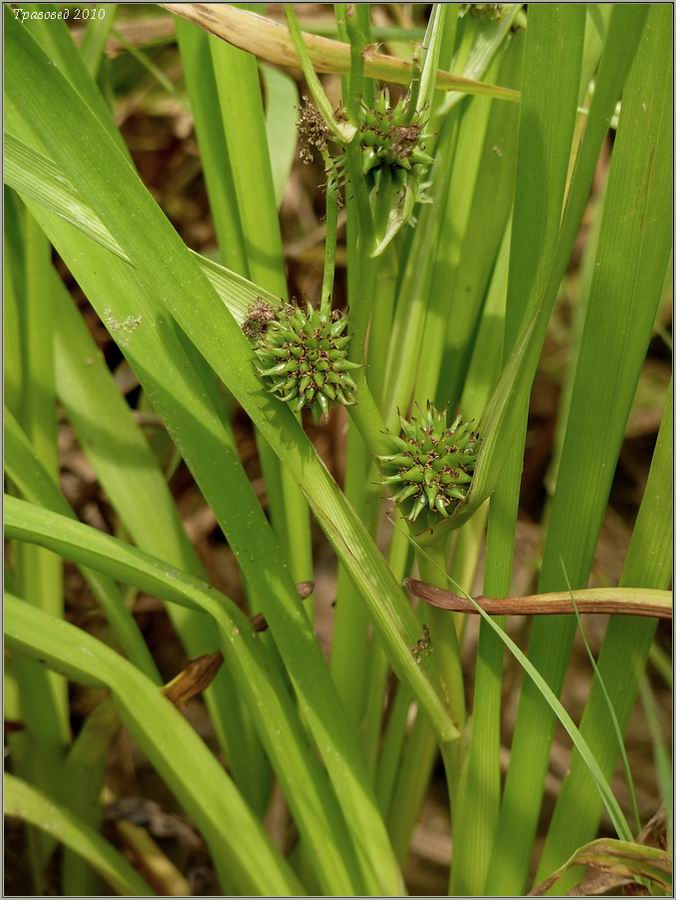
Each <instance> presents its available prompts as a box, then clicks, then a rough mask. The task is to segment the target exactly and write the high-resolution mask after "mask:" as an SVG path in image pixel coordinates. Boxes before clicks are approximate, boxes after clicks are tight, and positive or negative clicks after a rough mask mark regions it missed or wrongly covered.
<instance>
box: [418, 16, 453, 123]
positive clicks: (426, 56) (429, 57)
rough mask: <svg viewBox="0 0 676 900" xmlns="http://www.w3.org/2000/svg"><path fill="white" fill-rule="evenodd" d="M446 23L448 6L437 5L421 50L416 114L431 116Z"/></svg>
mask: <svg viewBox="0 0 676 900" xmlns="http://www.w3.org/2000/svg"><path fill="white" fill-rule="evenodd" d="M445 21H446V4H445V3H435V4H434V9H433V10H432V15H431V16H430V21H429V24H428V26H427V31H426V33H425V38H424V40H423V43H422V48H421V50H422V74H421V76H420V90H419V93H418V100H417V103H416V112H423V113H424V112H426V113H427V114H429V110H430V109H431V106H432V96H433V94H434V86H435V83H436V80H437V69H438V68H439V53H440V52H441V42H442V39H443V36H444V23H445Z"/></svg>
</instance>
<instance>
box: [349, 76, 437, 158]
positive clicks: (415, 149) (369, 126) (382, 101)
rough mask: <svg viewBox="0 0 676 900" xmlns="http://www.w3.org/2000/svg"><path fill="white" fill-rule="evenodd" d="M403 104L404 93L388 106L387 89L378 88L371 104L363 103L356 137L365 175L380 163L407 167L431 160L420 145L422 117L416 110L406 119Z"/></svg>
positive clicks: (423, 121) (404, 105) (422, 137)
mask: <svg viewBox="0 0 676 900" xmlns="http://www.w3.org/2000/svg"><path fill="white" fill-rule="evenodd" d="M406 107H407V98H406V97H402V98H401V99H400V100H399V101H398V102H397V103H396V104H395V105H394V106H390V95H389V91H388V90H387V89H385V90H383V91H381V93H380V94H379V95H378V97H377V98H376V100H375V103H374V105H373V106H372V107H367V106H363V107H362V109H361V123H360V128H359V140H360V142H361V147H362V171H363V174H364V175H368V174H369V173H372V172H373V173H375V171H377V170H378V169H379V168H382V167H383V166H392V167H395V168H402V169H405V170H410V169H412V168H413V167H414V166H416V165H422V166H428V165H430V163H432V161H433V160H432V158H431V157H430V156H428V155H427V154H426V153H425V152H424V150H423V147H422V145H423V143H424V140H425V136H424V135H423V131H424V128H425V124H426V121H425V118H424V117H423V116H422V115H421V114H420V113H415V114H414V116H413V117H412V118H411V120H410V121H407V116H406V111H407V110H406Z"/></svg>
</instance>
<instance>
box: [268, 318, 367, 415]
mask: <svg viewBox="0 0 676 900" xmlns="http://www.w3.org/2000/svg"><path fill="white" fill-rule="evenodd" d="M349 342H350V337H349V335H348V334H347V317H346V316H345V314H344V313H340V312H338V311H335V312H333V313H331V312H329V311H326V310H322V309H314V307H312V306H311V305H310V304H309V303H308V305H307V308H306V309H305V310H303V309H301V307H297V306H285V307H282V308H281V309H280V310H278V311H276V317H275V319H274V321H272V322H269V323H267V327H266V328H265V331H264V332H262V333H261V334H259V335H257V336H256V338H255V341H254V351H255V353H256V357H257V360H258V374H259V376H260V378H261V380H262V381H263V384H264V385H265V387H266V388H267V390H268V391H270V392H271V393H272V394H274V395H275V396H276V397H278V398H279V399H280V400H282V401H283V402H285V403H289V404H290V406H291V407H292V409H293V410H294V411H295V412H300V411H301V410H302V409H303V408H308V409H310V410H311V411H312V415H313V417H314V420H315V421H316V422H318V421H320V420H321V419H322V418H325V417H326V416H327V414H328V411H329V407H330V406H332V405H333V404H336V403H338V404H342V405H343V406H351V405H352V404H353V403H354V402H355V399H356V389H357V386H356V384H355V382H354V381H353V379H352V378H351V376H350V371H351V370H352V369H358V368H359V365H358V364H357V363H353V362H351V361H350V360H349V359H348V358H347V348H348V346H349Z"/></svg>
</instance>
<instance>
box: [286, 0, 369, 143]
mask: <svg viewBox="0 0 676 900" xmlns="http://www.w3.org/2000/svg"><path fill="white" fill-rule="evenodd" d="M284 11H285V12H286V20H287V22H288V24H289V34H290V35H291V40H292V41H293V46H294V49H295V51H296V53H297V54H298V58H299V60H300V64H301V67H302V69H303V75H305V80H306V81H307V85H308V87H309V88H310V93H311V94H312V99H313V100H314V102H315V106H316V107H317V109H318V110H319V112H320V113H321V115H322V118H323V119H324V121H325V122H326V124H327V126H328V128H329V129H330V130H331V132H332V133H333V136H334V138H335V139H336V140H337V141H338V143H340V144H345V143H347V142H348V141H351V140H352V138H353V137H354V133H355V128H354V126H353V125H349V124H348V123H346V122H337V121H336V119H335V117H334V115H333V110H332V109H331V103H330V101H329V98H328V97H327V96H326V93H325V92H324V88H323V87H322V85H321V82H320V80H319V78H317V73H316V72H315V70H314V68H313V66H312V60H311V59H310V54H309V53H308V51H307V47H306V46H305V41H304V40H303V33H302V32H301V30H300V25H299V24H298V19H297V18H296V13H295V12H294V10H293V6H292V5H291V4H290V3H285V4H284Z"/></svg>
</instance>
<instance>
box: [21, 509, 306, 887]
mask: <svg viewBox="0 0 676 900" xmlns="http://www.w3.org/2000/svg"><path fill="white" fill-rule="evenodd" d="M15 502H16V503H20V502H21V501H15ZM64 521H66V520H64ZM69 524H70V527H82V526H78V525H77V523H69ZM5 626H6V640H7V643H8V645H9V647H11V648H12V649H13V650H14V652H17V653H18V652H21V653H25V654H28V655H30V656H31V657H32V658H33V659H41V660H43V662H47V663H48V664H49V665H50V666H52V667H54V668H55V669H56V670H58V671H59V672H61V673H62V674H64V675H66V676H67V677H68V678H72V679H73V680H75V681H79V682H81V683H83V684H86V685H89V686H93V687H102V686H106V687H108V688H109V689H110V691H111V693H112V695H113V698H114V702H115V706H116V707H117V709H118V712H119V713H120V717H121V719H122V721H123V723H124V724H125V726H126V727H127V728H128V729H129V731H130V732H131V734H132V736H133V737H134V739H135V740H136V741H137V742H138V744H139V746H140V747H141V749H142V750H143V751H144V753H145V754H146V755H147V756H148V758H149V759H150V761H151V762H152V763H153V765H154V766H155V767H156V768H157V770H158V772H159V773H160V774H161V775H162V777H163V778H164V779H165V781H166V782H167V784H168V785H169V786H170V788H171V789H172V791H173V792H174V793H175V794H176V797H177V798H178V799H179V801H180V802H181V804H182V805H183V806H184V808H185V809H186V811H187V812H188V813H189V815H190V816H191V817H192V819H193V820H194V822H195V823H196V824H197V826H198V828H199V829H200V830H201V831H202V833H203V835H204V838H205V839H206V841H207V843H208V844H209V847H210V849H211V852H212V853H213V854H214V855H216V854H218V855H220V856H221V860H222V862H224V863H227V865H228V866H229V867H230V873H231V875H232V877H233V879H234V880H235V882H236V883H237V884H238V886H239V887H240V889H241V890H242V891H243V892H245V893H246V892H249V891H251V892H254V893H258V894H264V895H265V894H273V895H274V894H297V893H299V885H298V882H297V880H296V879H295V877H294V876H293V875H292V873H291V871H290V870H289V868H288V866H287V865H286V863H285V862H284V860H283V859H282V858H281V856H280V855H279V852H278V851H277V850H276V849H275V848H274V847H273V845H272V844H271V842H270V840H269V838H268V837H267V835H266V834H265V833H264V832H263V829H262V828H261V826H260V824H259V822H258V821H257V820H256V819H255V818H254V816H253V815H252V813H251V812H250V810H249V809H248V807H247V806H246V804H245V803H244V801H243V800H242V798H241V796H240V795H239V793H238V792H237V789H236V788H235V786H234V785H233V783H232V781H231V780H230V778H229V777H228V776H227V775H226V773H225V772H224V770H223V769H222V768H221V766H220V765H219V764H218V762H217V760H216V758H215V757H214V756H213V755H212V754H211V752H210V751H209V750H208V748H207V747H206V745H205V744H204V743H203V742H202V741H201V739H200V738H199V737H198V736H197V734H196V733H195V732H194V731H193V729H192V728H191V727H190V725H189V724H188V723H187V721H186V720H185V719H184V718H183V717H182V716H181V714H180V713H179V712H178V710H177V709H176V708H175V707H174V706H173V705H172V704H171V703H170V702H169V700H166V699H164V698H162V697H161V696H160V695H159V694H158V691H157V688H156V687H155V686H154V685H153V683H152V682H151V681H149V680H148V679H147V678H146V677H145V676H144V675H142V674H141V673H140V672H139V671H138V669H136V668H134V666H132V665H131V664H130V663H128V662H127V661H126V660H124V659H122V657H120V656H118V655H117V654H116V653H115V652H114V651H112V650H110V649H109V648H107V647H105V645H103V644H101V642H100V641H97V640H96V639H95V638H93V637H91V636H90V635H88V634H85V633H84V632H83V631H81V630H80V629H77V628H75V627H74V626H73V625H69V624H68V623H67V622H64V621H63V620H61V619H56V618H54V617H53V616H49V615H47V614H46V613H41V612H40V611H39V610H35V609H33V608H32V607H31V606H30V605H29V604H28V603H24V602H22V601H21V600H18V599H16V598H15V597H12V596H11V595H7V596H6V597H5Z"/></svg>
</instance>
